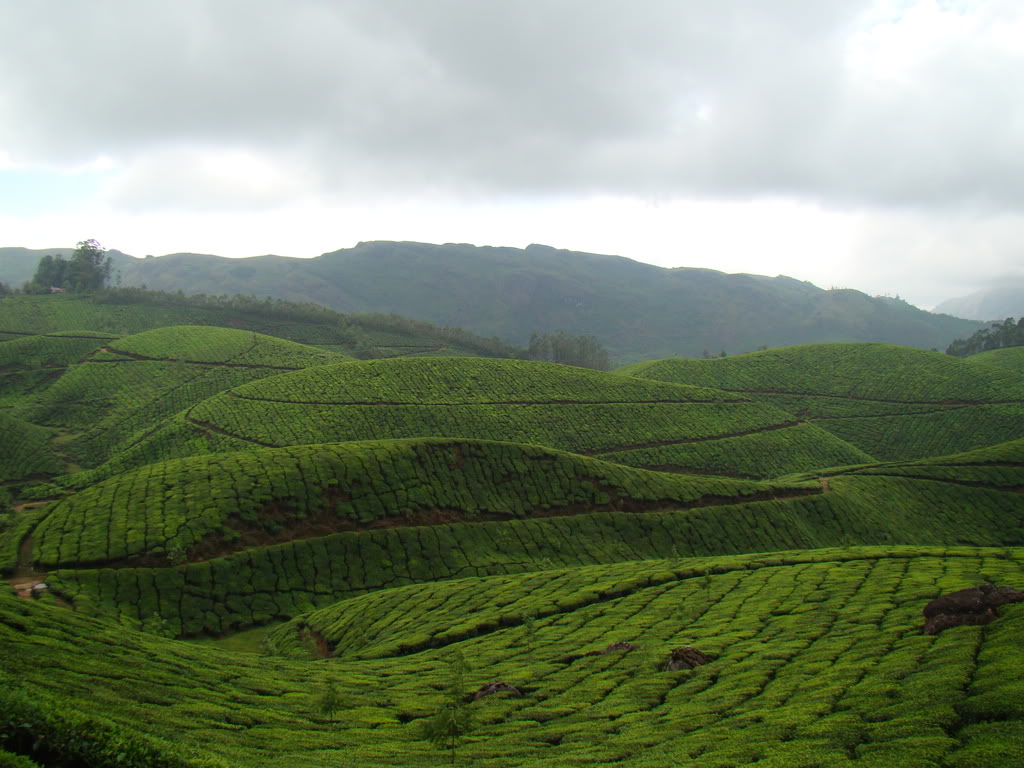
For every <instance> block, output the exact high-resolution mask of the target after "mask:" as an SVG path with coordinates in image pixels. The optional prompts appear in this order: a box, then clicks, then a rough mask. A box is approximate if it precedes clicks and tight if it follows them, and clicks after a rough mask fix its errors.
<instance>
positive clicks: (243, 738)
mask: <svg viewBox="0 0 1024 768" xmlns="http://www.w3.org/2000/svg"><path fill="white" fill-rule="evenodd" d="M703 574H707V575H706V576H705V575H703ZM1021 579H1024V561H1022V559H1021V558H1020V554H1019V550H1007V549H975V548H950V547H940V548H924V547H918V548H898V547H897V548H893V547H874V548H854V549H840V550H834V549H833V550H812V551H802V552H782V553H776V554H772V555H743V556H736V557H726V558H709V559H700V560H657V561H648V562H644V563H623V564H616V565H594V566H585V567H580V568H574V569H570V570H568V571H557V570H556V571H549V572H546V573H540V574H536V575H534V576H531V577H525V578H524V577H517V578H510V577H507V576H496V577H489V578H483V579H476V578H471V579H462V580H457V581H450V582H444V583H441V584H424V585H417V586H410V587H404V588H401V589H399V590H394V591H390V592H380V593H375V594H371V595H366V596H364V597H359V598H355V599H353V600H349V601H346V602H344V603H341V604H339V605H338V606H337V608H336V609H334V613H333V615H332V617H331V618H332V619H333V621H332V622H331V623H328V624H325V625H324V627H323V631H324V633H325V634H327V635H328V636H329V637H330V638H331V639H332V641H333V643H334V645H332V646H329V647H331V648H332V650H333V652H334V653H335V654H336V655H337V656H339V657H340V658H336V659H329V660H326V661H319V662H310V661H303V660H298V659H296V660H288V659H280V658H277V659H273V661H272V662H270V663H268V660H267V659H266V658H261V657H260V656H257V655H252V654H244V653H229V652H225V651H221V650H218V649H215V648H207V647H200V646H194V645H190V644H186V643H181V642H175V641H169V640H164V639H161V638H159V637H156V636H154V635H152V634H145V633H140V632H136V631H133V630H132V629H130V628H128V627H124V626H115V625H111V624H109V623H106V622H102V621H97V620H95V619H90V618H87V617H85V616H82V615H80V614H79V613H76V612H68V611H65V610H61V609H58V608H55V607H50V606H47V605H41V604H38V603H37V604H33V603H31V602H28V601H24V600H17V599H15V598H13V597H10V596H7V595H2V596H0V643H3V646H4V647H5V649H6V650H7V651H8V652H7V653H5V654H3V655H0V669H2V671H3V672H4V673H6V674H7V675H8V678H7V680H8V681H10V682H5V685H4V686H3V689H2V690H3V694H2V695H3V696H4V697H5V698H6V699H7V700H8V701H10V700H11V699H12V697H13V696H16V694H14V693H12V689H14V690H16V689H17V688H18V686H23V687H24V688H25V689H26V690H27V691H29V692H32V691H36V690H42V691H49V692H51V694H59V695H60V697H61V698H60V700H59V701H60V705H59V706H60V707H61V708H60V709H57V712H58V713H64V712H74V711H75V710H80V711H87V712H90V713H96V712H102V713H103V714H104V716H105V717H106V718H109V719H110V720H111V721H112V722H113V723H114V726H113V727H114V728H118V729H120V730H119V731H117V733H118V735H121V734H130V735H133V736H134V735H135V734H139V735H138V736H135V738H140V737H147V738H148V739H150V740H153V739H157V740H159V741H157V742H153V741H149V742H148V743H150V744H153V743H155V744H157V745H159V746H161V747H162V748H163V750H165V752H166V753H167V754H177V755H181V757H179V758H177V759H179V760H181V762H174V763H172V762H165V763H159V765H173V766H178V765H188V764H191V765H199V764H200V763H199V762H198V761H199V760H201V759H204V758H205V759H206V760H211V759H212V760H217V759H220V760H223V761H224V764H226V765H246V766H263V765H267V766H271V765H289V766H295V768H307V767H308V768H313V767H315V766H334V765H337V764H338V763H339V762H342V761H343V762H344V763H345V764H346V765H352V766H379V765H380V764H381V763H382V762H383V763H386V764H388V765H396V766H430V765H445V764H449V762H450V759H451V758H450V757H449V756H448V754H446V753H445V752H444V751H441V750H438V749H437V748H435V747H433V746H432V745H431V744H430V743H429V742H427V741H425V740H424V739H422V737H421V736H420V725H421V724H422V723H423V721H424V720H425V719H426V718H428V717H430V716H432V715H433V714H434V713H436V712H437V711H438V707H439V706H440V705H441V704H442V702H443V701H444V700H445V695H446V694H445V693H444V691H445V689H446V688H447V687H448V686H450V685H451V684H452V681H453V680H458V676H457V675H455V673H454V672H453V664H454V663H455V662H453V661H452V659H453V658H454V657H453V655H452V654H453V653H454V652H455V651H458V653H459V654H460V656H461V658H462V659H464V660H465V667H466V670H465V672H464V673H463V675H462V680H461V683H458V684H459V686H460V687H459V692H460V693H463V694H465V696H466V698H467V699H471V696H472V693H473V691H475V690H476V689H477V688H479V687H480V686H482V685H484V684H485V683H487V682H490V681H494V680H503V681H507V682H508V683H509V684H511V685H515V686H517V687H519V688H520V690H521V692H522V694H523V695H522V696H521V697H514V696H509V695H508V694H502V695H496V696H491V697H485V698H483V699H480V700H479V701H469V703H467V704H466V706H467V707H468V708H469V709H470V710H471V711H472V713H473V715H474V717H475V723H476V725H475V727H474V728H473V730H472V731H470V733H469V736H468V739H467V742H466V743H465V744H464V745H463V746H461V747H460V748H459V750H458V760H459V762H461V763H464V764H472V765H478V766H494V768H498V766H533V765H544V766H551V765H566V766H570V765H573V766H579V765H611V764H615V765H622V766H632V767H635V768H669V767H670V766H679V765H694V766H696V765H700V766H710V767H711V768H725V767H726V766H737V765H749V764H752V763H754V762H756V763H757V764H759V765H765V766H773V767H774V768H795V767H796V766H809V765H817V766H823V767H826V768H845V766H854V765H872V766H879V768H880V767H881V766H893V765H900V766H922V767H923V766H947V767H948V768H982V767H983V766H993V765H1006V766H1009V765H1012V764H1013V760H1015V759H1016V758H1017V757H1019V755H1020V751H1019V746H1020V739H1021V734H1022V728H1024V722H1022V716H1024V709H1022V708H1021V700H1020V697H1019V695H1018V694H1017V691H1018V688H1019V686H1020V683H1021V677H1020V675H1021V669H1022V665H1021V661H1020V650H1019V643H1018V640H1017V638H1018V637H1019V635H1020V633H1021V631H1022V630H1024V606H1020V605H1016V606H1009V607H1007V608H1004V609H1003V613H1004V615H1003V616H1002V617H1001V618H1000V619H998V620H997V621H996V622H994V623H993V624H991V625H989V626H987V627H960V628H957V629H955V630H947V631H946V632H944V633H941V634H939V635H936V636H926V635H922V634H921V632H920V626H921V608H922V606H923V605H924V604H925V603H926V602H927V601H929V600H931V599H932V598H933V597H935V596H937V595H938V594H941V593H943V592H949V591H953V590H956V589H960V588H962V587H965V586H969V585H972V584H976V583H978V581H979V580H994V581H997V582H1001V583H1002V582H1017V583H1019V582H1020V580H1021ZM325 619H326V617H325ZM285 632H287V630H286V631H283V632H279V633H278V634H279V635H280V634H285ZM270 640H271V642H270V643H269V645H270V647H273V645H274V642H286V641H287V637H277V636H272V637H271V638H270ZM616 641H630V642H632V643H634V644H636V646H637V648H636V649H635V650H633V651H629V652H624V651H618V652H616V651H612V652H609V653H606V654H604V655H597V656H586V655H584V654H585V653H586V652H588V651H597V650H601V649H603V648H605V646H607V645H608V644H610V643H612V642H616ZM300 644H304V642H300ZM683 645H692V646H694V647H696V648H697V649H699V650H701V651H702V652H703V653H705V654H707V655H708V656H709V657H710V658H711V661H710V663H708V664H706V665H705V666H701V667H697V668H696V669H693V670H683V671H679V672H670V671H666V670H665V667H664V665H665V660H666V659H667V657H668V654H669V652H670V651H671V650H672V649H674V648H678V647H680V646H683ZM420 648H422V649H423V650H419V649H420ZM14 681H17V682H14ZM328 684H331V685H333V686H334V687H335V689H336V690H337V692H338V694H339V699H340V702H339V703H340V708H341V713H340V715H338V716H337V717H336V718H328V717H327V716H326V715H323V714H321V713H320V712H319V711H318V701H319V699H320V698H321V697H322V694H323V691H324V690H325V687H326V686H327V685H328ZM29 695H32V694H31V693H30V694H29ZM14 701H15V702H16V703H17V704H19V705H20V709H25V708H27V706H28V705H27V704H26V703H25V699H24V698H22V699H17V698H14ZM36 701H39V698H38V695H37V697H36ZM43 701H46V699H43ZM5 703H6V702H5ZM54 708H55V709H56V707H54ZM5 709H6V710H8V711H12V709H13V711H14V712H18V713H19V714H20V712H19V709H18V708H12V707H10V705H8V707H5ZM53 716H54V715H53V714H51V717H53ZM65 717H67V715H65ZM80 717H81V716H80ZM73 722H74V721H72V723H73ZM65 729H66V730H72V728H70V727H68V726H65ZM90 731H91V733H92V734H94V735H93V738H94V739H97V740H99V739H98V738H97V736H96V735H95V734H97V731H99V729H98V728H96V727H95V726H93V727H92V728H91V729H90ZM0 733H4V731H0ZM7 733H10V732H7ZM104 733H105V732H103V731H100V733H99V738H102V737H103V735H104ZM12 741H13V739H10V737H9V736H8V737H7V742H6V743H10V742H12ZM74 743H75V744H83V743H84V744H88V743H89V741H88V739H81V738H79V739H78V740H77V741H75V742H74ZM172 743H173V745H174V746H171V744H172ZM189 758H191V759H192V760H193V761H196V762H192V763H188V762H186V761H187V760H188V759H189ZM91 764H92V765H95V766H98V768H102V766H105V765H123V763H106V762H103V763H100V762H93V763H91ZM201 764H203V765H220V763H210V762H206V763H201ZM135 765H139V763H135Z"/></svg>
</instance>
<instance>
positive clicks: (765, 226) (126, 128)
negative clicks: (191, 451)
mask: <svg viewBox="0 0 1024 768" xmlns="http://www.w3.org/2000/svg"><path fill="white" fill-rule="evenodd" d="M0 13H2V17H0V23H2V25H3V29H4V30H5V34H4V44H3V45H2V46H0V114H2V115H3V119H2V120H0V245H21V246H26V247H30V248H46V247H55V246H73V245H74V243H75V242H76V241H78V240H82V239H85V238H96V239H98V240H100V241H101V242H102V243H103V244H104V245H106V246H107V247H111V248H117V249H119V250H122V251H125V252H127V253H132V254H134V255H138V256H141V255H145V254H149V253H152V254H157V255H159V254H163V253H169V252H175V251H192V252H202V253H217V254H220V255H224V256H249V255H257V254H262V253H278V254H281V255H286V256H315V255H318V254H320V253H322V252H325V251H331V250H335V249H338V248H343V247H349V246H352V245H354V244H355V243H356V242H358V241H360V240H383V239H386V240H420V241H425V242H470V243H475V244H478V245H510V246H519V247H522V246H525V245H527V244H529V243H544V244H547V245H552V246H556V247H560V248H570V249H574V250H585V251H593V252H599V253H615V254H620V255H623V256H628V257H630V258H633V259H637V260H640V261H647V262H651V263H654V264H660V265H663V266H689V267H709V268H713V269H720V270H723V271H726V272H754V273H758V274H768V275H775V274H787V275H791V276H793V277H797V278H800V279H805V280H811V281H813V282H815V283H816V284H818V285H820V286H822V287H825V288H828V287H832V286H842V287H851V288H858V289H860V290H864V291H866V292H868V293H871V294H889V295H895V294H899V295H901V296H903V297H904V298H906V299H908V300H909V301H911V302H912V303H915V304H918V305H919V306H923V307H926V308H927V307H931V306H933V305H934V304H936V303H938V302H939V301H942V300H943V299H947V298H952V297H956V296H960V295H963V294H966V293H969V292H971V291H972V290H974V289H976V288H978V287H980V286H982V285H984V284H986V283H989V282H992V281H994V280H998V279H999V278H1001V277H1003V276H1005V275H1007V274H1024V258H1022V256H1024V2H1020V0H976V1H975V0H928V1H924V2H915V1H914V0H908V1H907V2H896V1H888V0H879V1H878V2H869V1H867V0H865V1H864V2H859V1H857V0H772V2H765V1H764V0H714V2H710V1H709V0H632V1H631V2H625V0H501V1H500V2H499V1H497V0H280V1H278V0H176V1H175V2H166V0H161V1H160V2H156V0H61V2H57V3H51V2H26V0H0Z"/></svg>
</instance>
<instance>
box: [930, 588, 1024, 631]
mask: <svg viewBox="0 0 1024 768" xmlns="http://www.w3.org/2000/svg"><path fill="white" fill-rule="evenodd" d="M1020 602H1024V592H1022V591H1021V590H1019V589H1015V588H1013V587H997V586H995V585H994V584H982V585H980V586H977V587H968V588H967V589H961V590H959V591H957V592H951V593H949V594H948V595H942V596H941V597H937V598H935V599H934V600H932V601H931V602H930V603H928V604H927V605H926V606H925V607H924V611H923V613H924V619H925V622H924V633H925V634H926V635H935V634H938V633H939V632H941V631H942V630H944V629H948V628H949V627H959V626H963V625H965V624H988V623H989V622H990V621H994V620H995V619H997V618H998V617H999V611H998V610H996V609H997V608H998V607H999V606H1000V605H1006V604H1007V603H1020Z"/></svg>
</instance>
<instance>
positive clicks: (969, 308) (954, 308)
mask: <svg viewBox="0 0 1024 768" xmlns="http://www.w3.org/2000/svg"><path fill="white" fill-rule="evenodd" d="M935 311H936V312H945V313H947V314H950V315H956V316H957V317H970V318H973V319H975V320H1004V319H1006V318H1007V317H1022V316H1024V276H1019V275H1018V276H1011V277H1004V278H1002V279H1000V281H999V283H998V284H995V285H993V286H992V287H991V288H984V289H982V290H980V291H975V292H974V293H971V294H968V295H967V296H961V297H960V298H957V299H949V300H947V301H944V302H942V303H941V304H939V306H937V307H936V308H935Z"/></svg>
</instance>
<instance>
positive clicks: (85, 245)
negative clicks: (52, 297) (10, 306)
mask: <svg viewBox="0 0 1024 768" xmlns="http://www.w3.org/2000/svg"><path fill="white" fill-rule="evenodd" d="M112 268H113V263H112V262H111V260H110V257H109V256H108V255H107V251H106V249H104V248H103V247H102V246H101V245H100V244H99V243H97V242H96V241H95V240H83V241H81V242H80V243H79V244H78V247H77V248H76V249H75V251H74V253H72V254H71V258H70V259H65V258H64V257H63V256H60V255H59V254H58V255H56V256H50V255H46V256H43V258H41V259H40V260H39V266H37V267H36V274H35V276H34V277H33V278H32V283H33V285H34V289H33V291H32V292H34V293H46V292H47V291H48V290H49V289H51V288H60V289H62V290H66V291H74V292H76V293H82V292H85V291H98V290H100V289H101V288H103V286H104V285H105V284H106V282H107V280H109V279H110V272H111V270H112Z"/></svg>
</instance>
